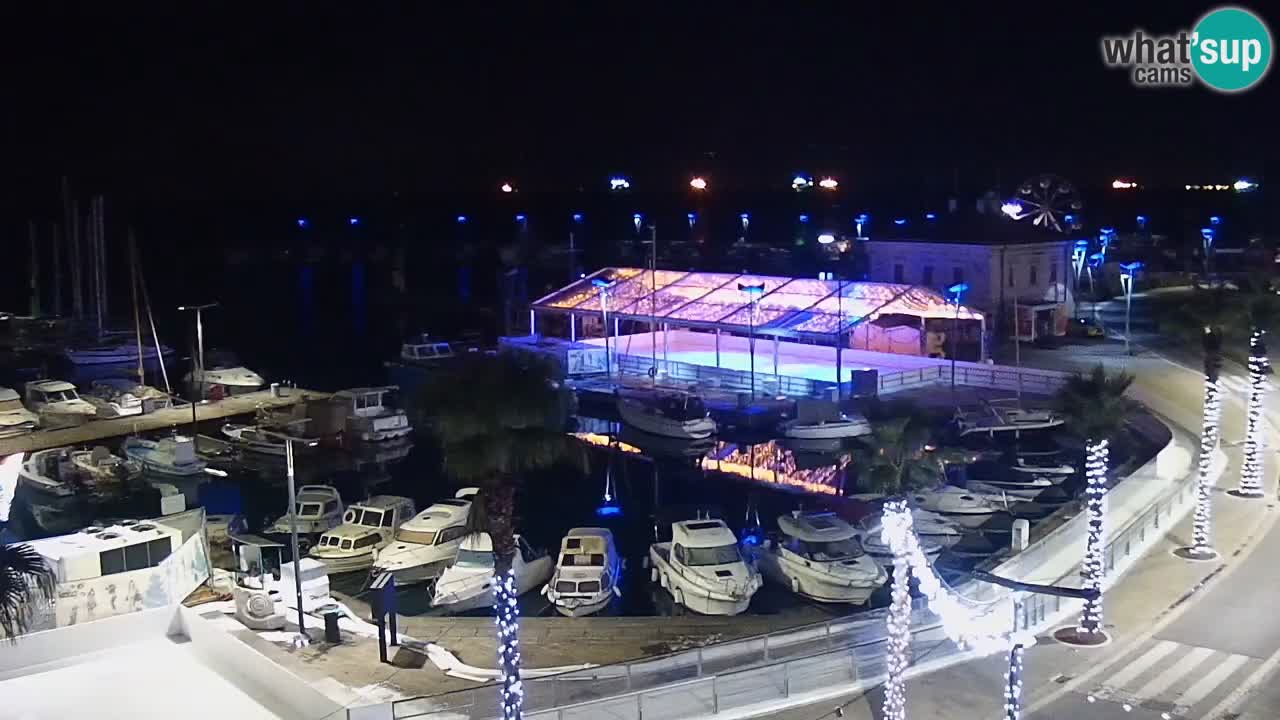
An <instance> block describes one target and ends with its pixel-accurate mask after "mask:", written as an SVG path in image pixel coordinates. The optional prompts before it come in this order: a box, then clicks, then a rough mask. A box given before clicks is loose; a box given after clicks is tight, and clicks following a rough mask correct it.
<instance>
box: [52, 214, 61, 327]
mask: <svg viewBox="0 0 1280 720" xmlns="http://www.w3.org/2000/svg"><path fill="white" fill-rule="evenodd" d="M52 234H53V314H54V316H55V317H62V226H61V225H58V224H57V223H54V224H53V233H52Z"/></svg>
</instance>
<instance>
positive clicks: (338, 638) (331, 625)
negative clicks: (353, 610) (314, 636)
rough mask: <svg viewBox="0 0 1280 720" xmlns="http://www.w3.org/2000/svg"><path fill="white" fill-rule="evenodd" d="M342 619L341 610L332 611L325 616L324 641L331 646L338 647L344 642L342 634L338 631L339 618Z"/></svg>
mask: <svg viewBox="0 0 1280 720" xmlns="http://www.w3.org/2000/svg"><path fill="white" fill-rule="evenodd" d="M340 617H342V612H341V611H339V610H330V611H329V612H326V613H325V614H324V641H325V642H327V643H329V644H330V645H337V644H338V643H340V642H342V633H341V631H339V630H338V618H340Z"/></svg>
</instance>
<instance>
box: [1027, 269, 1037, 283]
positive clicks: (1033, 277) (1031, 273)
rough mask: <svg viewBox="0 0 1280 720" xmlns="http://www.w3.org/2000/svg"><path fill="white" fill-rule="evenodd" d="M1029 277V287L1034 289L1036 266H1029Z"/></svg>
mask: <svg viewBox="0 0 1280 720" xmlns="http://www.w3.org/2000/svg"><path fill="white" fill-rule="evenodd" d="M1029 277H1030V279H1031V287H1035V286H1036V266H1035V265H1032V266H1031V272H1030V274H1029Z"/></svg>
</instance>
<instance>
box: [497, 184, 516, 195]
mask: <svg viewBox="0 0 1280 720" xmlns="http://www.w3.org/2000/svg"><path fill="white" fill-rule="evenodd" d="M498 189H499V190H501V191H502V192H504V193H510V192H515V191H516V189H515V188H514V187H512V186H511V183H505V182H504V183H502V187H500V188H498Z"/></svg>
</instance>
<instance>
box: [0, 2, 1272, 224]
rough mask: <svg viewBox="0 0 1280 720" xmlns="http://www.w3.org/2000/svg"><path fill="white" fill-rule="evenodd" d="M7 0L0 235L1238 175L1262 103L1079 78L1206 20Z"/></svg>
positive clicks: (717, 6)
mask: <svg viewBox="0 0 1280 720" xmlns="http://www.w3.org/2000/svg"><path fill="white" fill-rule="evenodd" d="M27 5H31V6H40V7H39V8H38V9H36V10H34V11H33V10H31V9H30V8H27V9H25V10H23V12H25V13H30V12H36V13H39V15H18V14H16V13H15V10H14V9H13V7H10V8H7V9H6V10H5V17H4V22H5V25H6V29H7V30H8V32H7V33H6V40H5V45H6V54H7V55H8V58H9V59H8V60H7V62H6V65H7V66H8V68H7V74H9V75H10V77H11V80H13V82H10V83H6V85H7V86H8V87H7V92H6V93H5V94H6V103H5V104H6V105H7V108H6V112H5V113H4V115H5V119H4V121H3V122H4V126H3V130H4V134H5V135H6V136H7V144H8V145H9V148H8V149H7V150H6V151H5V153H4V156H5V164H6V168H5V175H6V176H7V177H8V178H9V181H10V183H13V190H14V191H13V192H10V193H8V194H7V195H8V197H7V198H6V199H5V200H4V202H5V204H7V205H10V206H11V207H10V208H9V210H10V213H12V212H17V213H19V214H21V213H22V212H24V211H26V209H27V208H28V207H30V206H31V205H32V203H44V204H53V203H56V201H57V198H56V180H57V178H58V176H60V175H62V174H68V175H71V176H73V177H74V178H76V179H77V182H78V183H79V185H80V186H81V187H84V188H86V189H93V190H102V191H105V192H108V193H110V194H111V196H112V197H113V198H116V199H117V202H119V199H120V198H127V201H128V202H129V203H130V204H132V205H135V206H137V207H139V209H145V208H147V207H150V206H159V205H166V206H173V205H187V204H207V205H226V206H234V205H237V204H246V203H249V204H256V205H262V204H269V203H273V202H277V201H280V200H281V199H289V200H290V201H294V200H296V199H297V198H300V197H305V198H315V197H327V196H334V195H341V194H381V193H393V192H399V193H402V194H403V195H405V196H409V197H412V196H417V195H425V194H427V193H438V192H446V191H448V192H457V191H475V192H481V191H489V190H490V189H491V188H493V187H496V185H497V184H498V183H499V182H500V181H501V179H502V178H504V177H513V178H519V179H520V181H521V182H522V183H523V187H524V188H526V189H530V190H532V191H536V190H551V191H559V190H571V189H574V188H576V187H578V186H581V185H584V184H589V183H602V182H603V178H604V177H605V176H606V175H607V174H608V173H610V172H625V173H628V174H630V175H631V176H632V177H633V178H635V179H636V181H637V182H639V183H645V184H647V185H648V186H649V187H661V186H665V185H669V186H670V187H671V189H672V191H678V190H679V189H680V188H681V187H682V186H683V184H684V183H685V182H687V179H688V177H689V175H690V173H692V172H697V171H711V172H714V174H715V177H716V178H717V181H718V182H719V183H720V185H718V186H717V187H724V186H726V185H729V186H733V185H739V186H741V187H744V188H753V187H763V186H767V185H770V184H782V183H785V182H786V178H789V177H790V173H791V172H793V171H794V170H796V169H801V168H803V169H808V170H810V171H811V172H814V173H820V172H823V171H831V172H834V173H837V174H839V175H840V176H841V177H842V179H843V180H844V181H845V182H847V183H850V184H852V186H854V187H857V186H872V185H878V184H883V185H895V184H901V185H903V186H906V187H910V186H911V185H913V184H914V183H917V182H925V181H926V179H928V181H936V180H937V179H938V178H942V179H943V181H944V182H951V181H953V180H955V179H957V178H960V179H963V180H964V181H967V182H976V183H995V182H1003V184H1005V185H1010V184H1012V183H1014V182H1016V180H1017V179H1020V178H1021V177H1024V176H1027V175H1029V174H1031V173H1035V172H1041V171H1054V172H1058V173H1061V174H1063V175H1066V176H1068V177H1072V178H1073V179H1076V180H1077V182H1078V183H1079V184H1081V185H1087V184H1089V183H1101V182H1104V181H1106V180H1109V179H1110V178H1111V177H1114V176H1116V175H1136V176H1139V177H1141V178H1143V179H1144V180H1147V181H1148V182H1168V183H1171V184H1172V183H1178V184H1180V183H1182V182H1184V181H1187V182H1191V181H1195V179H1194V176H1204V177H1209V178H1226V177H1234V176H1238V175H1243V174H1248V175H1250V176H1258V177H1260V176H1262V175H1263V174H1264V172H1265V170H1266V168H1265V167H1262V166H1261V162H1262V158H1264V157H1266V156H1267V155H1268V154H1269V153H1270V151H1271V149H1273V148H1272V144H1273V142H1274V135H1275V128H1276V122H1277V120H1276V117H1277V115H1276V112H1275V111H1276V108H1277V103H1276V102H1275V100H1276V98H1277V88H1280V86H1278V85H1277V82H1280V81H1278V80H1277V79H1276V78H1275V77H1274V73H1272V75H1273V76H1272V77H1268V78H1267V79H1265V80H1264V81H1263V83H1262V84H1261V85H1260V86H1259V87H1258V88H1255V89H1254V90H1252V91H1250V92H1247V93H1244V94H1242V95H1239V96H1223V95H1218V94H1214V93H1212V92H1210V91H1208V90H1205V89H1203V88H1200V87H1194V88H1190V89H1171V90H1163V91H1157V90H1148V89H1137V88H1134V87H1132V86H1131V85H1130V83H1129V80H1128V78H1127V77H1126V75H1125V73H1124V72H1123V71H1116V70H1107V69H1106V68H1104V67H1103V66H1102V63H1101V58H1100V52H1099V50H1098V38H1099V35H1101V34H1103V33H1116V34H1118V33H1128V32H1131V31H1132V30H1133V29H1134V28H1135V27H1142V28H1144V29H1146V30H1148V31H1151V32H1170V31H1173V30H1177V29H1181V28H1186V27H1189V26H1190V25H1191V24H1192V23H1193V22H1194V21H1195V19H1196V18H1197V17H1199V15H1200V14H1202V13H1203V12H1204V11H1205V10H1206V9H1208V8H1209V7H1212V6H1213V5H1214V4H1212V3H1196V4H1186V5H1180V4H1178V3H1171V2H1159V3H1123V4H1121V3H1094V2H1075V3H1064V2H1056V3H1034V2H1023V3H1019V4H987V3H947V4H945V6H944V4H942V3H937V4H936V5H935V4H929V3H910V2H908V3H893V4H892V5H893V6H894V7H896V8H897V11H896V12H888V11H885V10H883V9H879V10H874V11H872V10H869V9H866V8H864V7H863V6H868V5H871V4H870V3H839V4H837V3H795V2H793V3H752V2H737V3H696V4H695V3H683V4H681V5H682V6H687V7H682V8H681V9H680V10H675V9H669V10H668V9H658V8H659V7H660V5H659V4H651V3H646V4H636V5H632V4H627V5H623V4H620V3H609V4H607V7H606V6H605V5H604V4H599V6H597V4H588V3H580V4H579V3H536V4H533V3H530V4H527V5H525V6H524V9H506V8H505V6H500V5H499V4H490V8H489V9H480V10H472V11H466V12H461V11H458V10H456V9H450V8H448V7H447V6H449V5H453V4H452V3H404V4H394V5H393V4H390V3H387V4H378V7H380V8H382V10H381V11H370V10H367V9H363V8H364V7H365V6H372V5H375V4H373V3H361V4H360V6H361V8H362V9H361V10H360V11H358V12H357V11H354V10H353V11H352V12H346V13H332V12H328V11H322V10H321V9H320V8H319V6H318V5H317V4H312V3H308V4H307V5H306V8H305V10H304V9H303V4H301V3H284V4H277V3H265V4H264V3H255V4H252V5H250V4H244V5H240V6H237V7H236V10H235V11H234V12H233V11H231V10H228V11H227V12H224V13H222V14H220V15H216V16H215V15H212V14H210V15H205V16H193V15H192V14H191V13H190V11H189V10H188V6H187V4H185V3H175V4H167V5H155V6H151V7H149V8H148V9H147V10H146V11H145V12H142V11H141V10H140V11H138V12H129V13H125V12H122V11H121V10H119V9H118V8H117V7H115V5H116V4H101V3H99V4H83V5H82V6H80V7H79V8H78V9H77V10H75V11H74V12H73V11H71V10H65V9H64V10H47V9H44V7H43V6H44V4H43V3H30V4H27ZM264 5H273V6H275V5H281V6H282V7H284V8H293V9H292V10H291V11H285V10H283V9H278V10H274V11H271V12H264V11H263V9H262V8H263V6H264ZM694 5H696V7H692V6H694ZM801 5H803V6H805V7H803V8H802V7H800V6H801ZM876 5H880V3H876ZM1254 5H1255V9H1258V10H1261V11H1263V13H1264V17H1265V13H1266V12H1267V8H1266V7H1265V6H1264V5H1260V4H1257V3H1255V4H1254ZM855 6H856V9H855ZM229 7H230V6H229ZM353 7H354V6H353ZM668 7H674V6H668ZM1278 19H1280V15H1275V14H1273V16H1272V17H1271V18H1270V20H1271V22H1272V26H1273V28H1274V27H1276V22H1277V20H1278Z"/></svg>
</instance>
